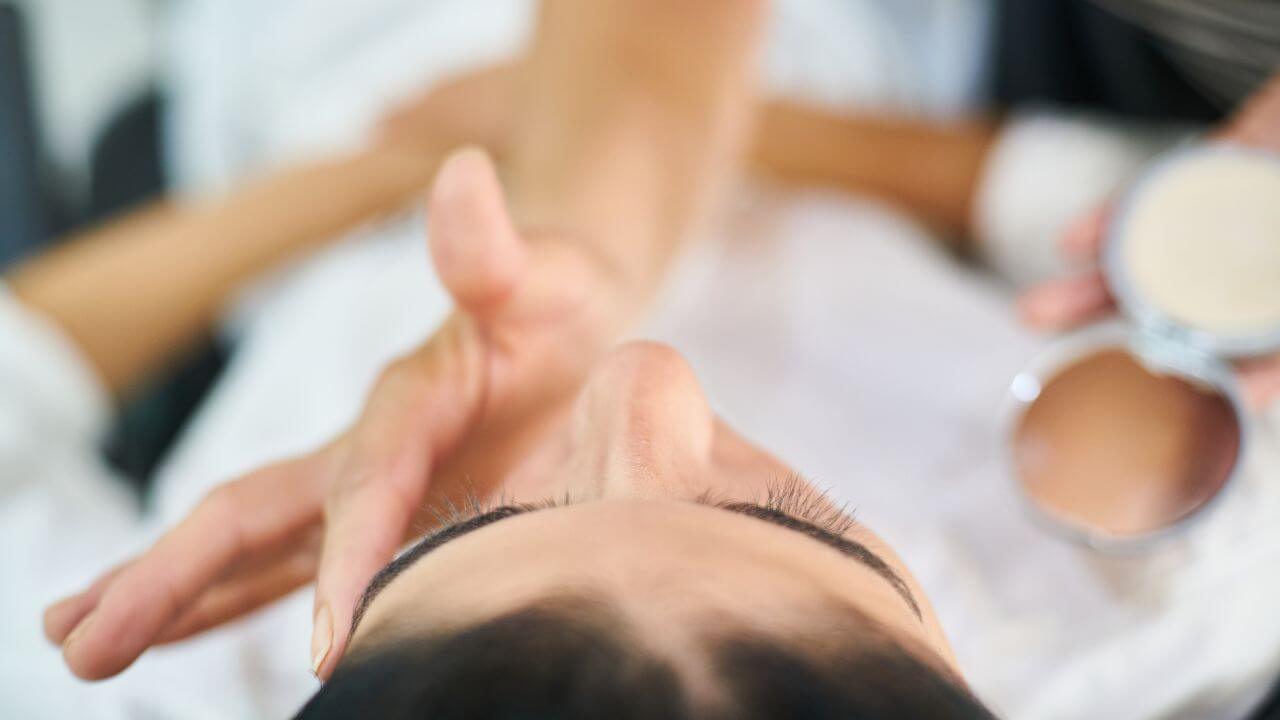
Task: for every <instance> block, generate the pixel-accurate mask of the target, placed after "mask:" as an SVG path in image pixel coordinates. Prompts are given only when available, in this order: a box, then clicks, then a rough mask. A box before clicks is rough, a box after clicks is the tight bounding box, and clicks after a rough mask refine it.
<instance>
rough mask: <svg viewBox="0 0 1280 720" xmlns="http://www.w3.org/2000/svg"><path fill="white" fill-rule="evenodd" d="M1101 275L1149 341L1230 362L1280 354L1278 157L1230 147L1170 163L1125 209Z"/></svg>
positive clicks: (1156, 168) (1138, 186) (1174, 157)
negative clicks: (1228, 255) (1226, 254)
mask: <svg viewBox="0 0 1280 720" xmlns="http://www.w3.org/2000/svg"><path fill="white" fill-rule="evenodd" d="M1157 204H1158V205H1163V207H1159V206H1157ZM1181 210H1186V211H1187V212H1179V211H1181ZM1272 228H1274V229H1275V230H1274V232H1272ZM1227 233H1234V235H1229V236H1228V235H1227ZM1228 237H1229V238H1230V240H1231V242H1227V241H1226V238H1228ZM1166 242H1167V243H1168V248H1169V249H1168V250H1167V251H1165V250H1164V249H1163V248H1162V247H1160V245H1161V244H1162V243H1166ZM1227 251H1231V252H1235V253H1238V254H1239V255H1240V256H1238V257H1233V258H1226V257H1224V256H1223V253H1224V252H1227ZM1135 258H1145V259H1144V260H1141V262H1143V266H1141V267H1135V265H1136V264H1137V263H1138V262H1140V260H1137V259H1135ZM1102 268H1103V272H1104V274H1105V275H1106V277H1107V283H1108V285H1109V286H1110V288H1111V292H1112V294H1113V295H1114V296H1115V298H1116V301H1117V303H1118V304H1119V306H1120V309H1121V310H1122V311H1123V312H1124V313H1125V314H1126V315H1127V316H1129V317H1130V318H1131V319H1132V320H1133V321H1134V322H1135V323H1136V324H1137V325H1138V326H1139V327H1140V328H1141V330H1142V332H1143V333H1144V334H1146V335H1149V336H1151V337H1158V338H1160V339H1162V340H1167V341H1169V342H1170V343H1172V344H1174V345H1178V346H1189V347H1190V348H1193V349H1195V350H1197V351H1199V352H1200V353H1203V354H1209V355H1214V356H1218V357H1223V358H1240V357H1250V356H1255V355H1262V354H1266V353H1270V352H1274V351H1276V350H1278V349H1280V155H1276V154H1272V153H1268V152H1265V151H1262V150H1255V149H1251V148H1244V147H1241V146H1236V145H1230V144H1226V143H1213V144H1203V145H1197V146H1194V147H1190V148H1185V149H1182V150H1178V151H1175V152H1173V153H1171V154H1169V155H1167V156H1166V157H1165V158H1163V159H1162V160H1160V161H1158V162H1156V163H1155V164H1154V165H1153V166H1152V167H1151V168H1150V169H1149V170H1148V171H1147V172H1146V173H1144V175H1143V176H1142V177H1141V178H1140V179H1139V181H1138V182H1137V183H1135V184H1134V186H1133V188H1132V189H1131V190H1130V191H1129V192H1128V193H1127V194H1126V196H1125V197H1124V199H1123V200H1122V202H1121V204H1120V206H1119V208H1118V210H1117V213H1116V215H1115V218H1114V220H1113V221H1112V222H1111V224H1110V226H1109V228H1108V230H1107V235H1106V238H1105V244H1104V248H1103V254H1102ZM1242 269H1243V272H1241V270H1242ZM1162 295H1163V297H1162Z"/></svg>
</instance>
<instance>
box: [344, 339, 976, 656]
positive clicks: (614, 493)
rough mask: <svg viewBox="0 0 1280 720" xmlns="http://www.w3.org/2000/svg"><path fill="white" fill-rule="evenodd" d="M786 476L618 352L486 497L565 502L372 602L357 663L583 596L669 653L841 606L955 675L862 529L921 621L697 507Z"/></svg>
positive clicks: (657, 356) (699, 401) (692, 386)
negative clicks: (709, 636) (713, 635)
mask: <svg viewBox="0 0 1280 720" xmlns="http://www.w3.org/2000/svg"><path fill="white" fill-rule="evenodd" d="M793 475H794V472H793V471H792V470H791V469H790V468H788V467H787V466H786V465H784V464H783V463H782V462H780V461H779V460H778V459H776V458H775V457H773V456H772V455H770V454H769V453H767V452H765V451H763V450H761V449H760V448H758V447H756V446H754V445H753V444H751V443H750V442H749V441H747V440H746V439H744V438H743V437H741V436H740V435H738V434H737V433H736V432H734V431H733V430H732V429H731V428H729V427H728V426H726V425H725V424H724V423H723V422H721V421H720V420H719V419H718V418H717V417H716V416H715V415H714V414H713V413H712V411H711V410H710V408H709V406H708V404H707V401H706V399H705V397H704V396H703V395H702V393H701V390H700V389H699V387H698V384H697V380H696V378H695V377H694V375H693V373H692V371H691V369H690V368H689V366H688V364H687V363H686V362H685V361H684V360H683V358H681V357H680V355H679V354H678V353H676V352H675V351H674V350H672V349H671V348H669V347H665V346H662V345H657V344H652V343H630V344H627V345H625V346H623V347H621V348H620V349H618V350H615V351H614V352H612V353H611V354H610V355H609V357H607V358H606V359H605V360H604V361H602V362H601V363H600V364H599V365H598V366H597V368H596V370H595V371H594V372H593V373H592V375H591V377H590V379H589V381H588V382H587V385H586V387H585V389H584V391H583V393H582V395H581V396H580V397H579V398H578V400H577V402H576V403H575V405H574V407H573V409H572V411H571V412H570V414H569V416H568V417H567V418H565V420H564V421H563V422H562V423H561V424H560V425H559V426H558V427H557V428H556V430H555V431H554V432H553V433H551V434H550V436H549V437H548V438H547V440H546V441H545V442H544V443H542V444H541V445H540V446H539V447H538V448H537V449H536V450H535V451H534V452H533V453H531V455H530V456H529V458H528V459H527V460H526V461H525V462H523V463H521V464H520V465H519V466H518V467H516V468H515V469H514V470H513V471H512V473H511V474H510V475H509V476H508V478H507V479H506V480H505V481H504V482H502V483H501V484H500V486H499V488H497V489H496V491H497V492H496V495H500V496H501V502H503V503H519V502H530V503H535V502H539V501H545V500H547V499H550V498H566V497H567V498H569V500H570V502H571V504H568V505H565V506H560V507H554V508H550V509H544V510H537V511H533V512H529V513H526V514H522V515H518V516H515V517H511V518H508V519H504V520H501V521H498V522H496V523H493V524H491V525H488V526H485V527H483V528H481V529H479V530H476V531H474V532H472V533H469V534H467V535H465V536H463V537H461V538H459V539H457V540H454V541H452V542H450V543H448V544H446V545H444V546H443V547H441V548H439V549H438V550H435V551H433V552H432V553H429V554H427V555H426V556H425V557H423V558H422V559H420V560H419V561H417V562H416V563H414V564H413V565H411V566H410V567H409V568H408V569H407V570H405V571H404V572H402V573H401V574H400V575H398V576H397V577H396V578H395V579H394V580H392V581H391V583H390V584H389V585H387V586H386V587H385V588H384V589H383V590H382V592H381V593H379V594H378V595H377V596H376V597H375V599H374V600H373V602H372V603H371V604H370V605H369V607H368V609H367V611H366V613H365V615H364V616H363V618H362V621H361V623H360V626H359V628H358V630H357V632H356V635H355V637H354V639H353V645H352V648H353V651H358V650H359V649H360V648H362V647H365V649H368V647H372V646H374V645H376V644H377V643H378V642H382V641H386V640H389V639H393V638H402V637H404V636H405V635H406V634H407V635H409V636H412V634H413V633H418V632H430V631H432V630H438V629H440V628H442V627H447V626H450V625H454V624H460V623H468V622H474V621H478V620H481V619H485V618H489V617H494V616H496V615H499V614H501V613H503V612H504V611H507V610H511V609H514V608H517V607H520V606H522V605H524V604H527V603H530V602H534V601H536V600H538V599H539V598H544V597H548V596H552V595H555V594H556V593H557V591H562V590H565V589H578V590H584V589H589V590H590V591H594V592H598V593H601V594H603V595H605V596H606V597H608V598H610V599H612V600H615V601H617V602H618V603H619V604H620V605H621V606H622V607H623V608H625V609H626V612H627V613H628V615H629V616H632V617H635V618H636V619H637V620H638V621H639V623H640V624H641V626H642V627H644V628H645V630H644V632H643V633H642V634H643V636H644V637H646V638H647V641H648V642H653V643H655V644H657V645H658V646H661V647H663V648H670V649H672V651H673V652H674V653H675V654H677V655H678V654H679V653H680V652H681V650H680V648H681V643H682V642H684V640H685V638H686V637H687V636H688V632H687V631H688V629H689V628H698V627H701V628H703V629H705V628H706V627H707V626H708V625H710V624H713V623H715V622H721V621H726V620H729V619H733V620H738V621H741V622H742V623H744V624H746V625H747V626H750V627H757V628H760V629H761V631H762V632H765V633H774V632H776V633H779V634H781V635H785V634H786V633H787V632H788V630H789V629H790V630H799V629H800V628H803V627H805V626H806V624H807V623H808V622H809V621H811V620H812V619H813V617H814V614H815V613H818V612H819V608H821V607H823V605H824V604H825V603H832V602H834V603H838V604H845V605H848V606H851V607H854V608H857V609H858V610H861V611H862V612H863V613H865V614H866V615H867V616H869V617H871V618H872V619H873V620H875V621H876V622H877V623H878V624H880V625H882V626H883V627H884V628H886V629H887V631H888V632H889V633H890V634H891V635H892V636H893V637H895V638H898V639H899V640H900V641H901V642H903V644H904V645H906V646H907V647H908V648H909V649H910V650H911V651H913V652H916V653H917V654H918V655H920V656H921V658H922V659H924V660H926V661H927V662H931V663H933V664H935V665H937V666H939V667H941V668H944V669H947V670H948V671H949V672H950V673H952V674H954V675H956V676H958V675H959V673H958V671H957V670H956V668H955V664H954V660H953V658H952V656H951V653H950V650H949V649H948V646H947V643H946V640H945V638H944V637H943V634H942V631H941V628H940V626H939V624H938V620H937V617H936V616H935V615H934V614H933V611H932V609H931V608H929V606H928V603H927V602H925V601H924V596H923V593H922V591H921V589H920V587H919V585H918V584H917V583H916V582H915V580H914V579H912V578H911V575H910V573H909V572H908V571H907V570H906V568H905V567H904V566H903V564H902V562H901V560H899V559H898V558H897V556H896V555H894V554H893V553H892V551H890V550H889V549H888V548H887V547H886V546H885V544H884V543H883V541H881V540H880V539H879V538H878V537H876V536H875V535H874V534H873V533H871V532H870V531H869V530H867V529H866V528H864V527H862V526H854V527H853V528H852V529H850V530H848V531H847V534H846V535H847V537H849V538H850V539H853V540H855V541H857V542H860V543H863V544H864V545H867V546H868V547H869V548H872V549H873V551H874V552H876V553H877V554H879V555H881V556H882V557H884V559H885V561H886V562H887V563H889V564H890V566H891V567H893V568H894V569H895V570H896V571H897V572H898V573H899V574H900V575H901V576H902V577H904V578H905V579H906V582H907V584H908V586H909V587H910V588H911V590H912V593H913V595H915V596H916V597H917V598H920V600H921V602H922V616H923V619H920V618H917V616H916V615H915V613H914V612H913V611H912V609H911V608H910V606H909V605H908V604H907V603H906V602H905V601H904V600H903V598H902V597H901V596H900V595H899V594H898V593H897V592H896V591H895V590H894V589H893V588H892V586H891V585H890V584H889V583H888V582H886V581H885V579H884V578H883V577H881V576H879V575H877V574H876V573H874V572H873V571H871V570H870V569H868V568H867V567H865V566H864V565H862V564H860V563H858V562H856V561H854V560H852V559H850V558H848V557H846V556H844V555H842V554H840V553H839V552H837V551H835V550H833V549H832V548H830V547H827V546H825V545H823V544H822V543H820V542H818V541H816V540H814V539H812V538H809V537H806V536H804V535H801V534H798V533H795V532H792V531H789V530H787V529H784V528H779V527H776V526H774V525H771V524H768V523H766V522H763V521H761V520H758V519H754V518H750V517H744V516H742V515H738V514H734V513H731V512H729V511H726V510H723V509H719V508H715V507H711V506H708V505H705V504H701V503H699V502H697V501H698V500H699V499H700V498H705V497H712V498H715V499H716V501H718V502H724V501H741V502H753V501H762V500H764V499H765V498H766V496H767V495H768V493H769V489H770V487H771V486H772V487H776V486H777V484H778V480H779V479H780V478H787V477H789V476H793ZM792 491H793V493H794V494H795V495H796V496H798V498H799V500H798V503H797V504H798V505H799V506H801V507H805V508H810V509H811V510H810V511H809V512H817V513H820V514H829V513H831V512H832V511H834V510H835V509H834V508H832V507H831V506H830V505H829V503H828V502H827V501H826V500H825V499H824V498H823V497H822V496H821V494H820V493H818V492H817V491H816V490H814V489H813V488H812V487H811V486H810V485H808V484H807V483H805V482H804V481H802V480H796V481H795V485H793V486H792ZM486 502H487V504H493V503H496V502H497V500H496V498H495V497H490V498H486ZM482 569H488V571H484V570H482Z"/></svg>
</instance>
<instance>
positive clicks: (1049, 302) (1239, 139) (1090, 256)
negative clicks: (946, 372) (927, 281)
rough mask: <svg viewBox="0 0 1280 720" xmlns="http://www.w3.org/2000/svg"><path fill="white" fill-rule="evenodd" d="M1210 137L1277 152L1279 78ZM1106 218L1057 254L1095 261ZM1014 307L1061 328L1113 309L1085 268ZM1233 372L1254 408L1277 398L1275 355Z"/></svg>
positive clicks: (1279, 377) (1082, 228) (1090, 223)
mask: <svg viewBox="0 0 1280 720" xmlns="http://www.w3.org/2000/svg"><path fill="white" fill-rule="evenodd" d="M1214 138H1215V139H1218V140H1222V141H1226V142H1232V143H1238V144H1241V145H1244V146H1247V147H1253V148H1258V149H1261V150H1267V151H1270V152H1275V153H1280V76H1276V77H1275V78H1273V79H1272V80H1271V81H1270V82H1269V83H1268V84H1267V85H1266V86H1265V87H1263V88H1262V89H1261V90H1260V91H1259V92H1258V93H1257V94H1256V95H1255V96H1254V97H1253V98H1251V99H1250V100H1249V101H1247V102H1246V103H1245V104H1244V105H1243V106H1242V107H1241V108H1239V109H1238V110H1237V112H1236V114H1235V115H1234V116H1233V118H1232V119H1231V120H1230V121H1228V122H1227V123H1226V125H1225V126H1223V127H1221V128H1219V129H1218V131H1217V133H1215V135H1214ZM1110 220H1111V209H1110V207H1103V208H1099V209H1097V210H1095V211H1094V212H1092V213H1090V214H1089V215H1087V216H1085V217H1083V218H1081V219H1079V220H1078V221H1077V222H1076V223H1075V224H1073V225H1072V226H1071V227H1070V228H1069V229H1068V230H1067V232H1066V233H1065V234H1064V235H1063V237H1062V240H1061V242H1060V246H1061V250H1062V253H1063V255H1064V256H1066V257H1067V258H1069V259H1071V260H1075V261H1086V262H1088V261H1094V262H1096V260H1097V258H1098V255H1099V253H1100V252H1101V250H1102V243H1103V239H1104V237H1105V235H1106V230H1107V226H1108V223H1109V222H1110ZM1205 241H1206V242H1212V241H1213V239H1212V238H1206V239H1205ZM1019 309H1020V311H1021V315H1022V317H1023V320H1024V321H1025V322H1026V323H1027V324H1029V325H1031V326H1033V327H1038V328H1043V329H1048V330H1062V329H1067V328H1072V327H1076V326H1079V325H1082V324H1085V323H1088V322H1091V321H1094V320H1096V319H1098V318H1100V317H1103V316H1105V315H1108V314H1110V313H1112V312H1114V311H1115V309H1116V308H1115V299H1114V298H1112V297H1111V294H1110V292H1108V290H1107V285H1106V281H1105V279H1104V278H1103V277H1102V274H1101V273H1100V272H1098V271H1097V270H1090V271H1088V272H1086V273H1084V274H1081V275H1077V276H1074V277H1068V278H1062V279H1060V280H1052V281H1049V282H1046V283H1044V284H1042V285H1040V286H1038V287H1035V288H1032V289H1031V290H1028V291H1027V292H1026V293H1025V294H1024V295H1023V297H1022V298H1021V299H1020V300H1019ZM1237 370H1238V371H1239V377H1240V381H1241V383H1242V385H1243V387H1244V390H1245V395H1246V397H1247V398H1248V400H1249V403H1250V404H1251V405H1252V406H1253V407H1254V408H1257V409H1263V408H1266V407H1268V406H1269V405H1270V404H1271V403H1272V402H1274V401H1275V400H1276V399H1277V398H1280V355H1271V356H1265V357H1259V358H1252V359H1250V360H1247V361H1244V362H1241V363H1238V364H1237Z"/></svg>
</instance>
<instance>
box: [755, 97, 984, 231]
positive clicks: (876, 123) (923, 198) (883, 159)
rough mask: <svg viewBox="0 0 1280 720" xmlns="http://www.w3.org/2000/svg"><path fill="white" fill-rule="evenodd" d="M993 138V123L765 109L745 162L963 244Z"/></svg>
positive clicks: (792, 107) (774, 106) (794, 108)
mask: <svg viewBox="0 0 1280 720" xmlns="http://www.w3.org/2000/svg"><path fill="white" fill-rule="evenodd" d="M997 132H998V123H997V122H995V121H994V120H985V119H974V120H966V121H954V122H946V123H943V122H937V121H928V120H914V119H909V118H873V117H868V116H840V115H834V114H832V113H829V112H825V111H822V110H818V109H811V108H806V107H803V106H800V105H795V104H790V103H770V104H768V105H767V106H766V107H765V108H764V110H763V111H762V112H761V113H760V117H759V126H758V131H757V133H756V136H755V143H754V144H753V146H752V151H751V164H752V167H753V168H754V169H756V170H759V171H761V172H763V173H764V174H766V175H771V176H774V177H776V178H779V179H781V180H784V181H789V182H796V183H804V184H815V183H816V184H825V185H830V186H833V187H837V188H840V189H844V190H851V191H854V192H857V193H860V194H864V195H870V196H873V197H877V198H880V199H882V200H885V201H887V202H890V203H893V204H895V205H898V206H900V207H902V208H903V209H905V210H907V211H909V212H911V213H913V214H915V215H916V216H918V217H920V218H922V219H923V220H924V221H925V222H927V223H929V224H930V225H932V226H934V227H935V228H937V229H939V230H940V231H942V232H943V233H944V234H945V235H946V236H947V237H948V238H950V239H954V241H956V242H962V241H963V240H964V239H965V238H967V237H969V236H970V235H971V232H970V228H971V227H972V224H971V219H972V213H973V204H974V197H975V195H976V194H977V188H978V182H979V178H980V176H981V172H982V167H983V164H984V163H985V161H986V157H987V152H988V150H989V149H990V147H991V145H992V142H993V141H994V139H995V136H996V134H997Z"/></svg>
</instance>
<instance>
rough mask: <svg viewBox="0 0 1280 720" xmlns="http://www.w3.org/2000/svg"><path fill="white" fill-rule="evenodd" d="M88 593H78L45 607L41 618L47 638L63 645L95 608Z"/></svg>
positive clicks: (55, 643)
mask: <svg viewBox="0 0 1280 720" xmlns="http://www.w3.org/2000/svg"><path fill="white" fill-rule="evenodd" d="M86 595H87V593H83V592H80V593H76V594H75V595H69V596H67V597H65V598H62V599H61V600H58V601H55V602H53V603H52V604H50V605H49V607H47V608H45V611H44V615H43V617H42V618H41V620H42V625H43V628H44V636H45V638H46V639H47V640H48V641H49V642H51V643H53V644H54V645H62V644H63V643H64V642H66V640H67V636H69V635H70V634H71V631H72V630H74V629H75V627H76V625H78V624H79V623H80V621H81V620H83V619H84V617H85V616H86V615H88V614H89V611H90V610H92V609H93V607H92V603H90V602H89V598H87V597H86Z"/></svg>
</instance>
